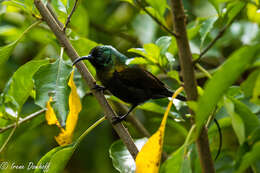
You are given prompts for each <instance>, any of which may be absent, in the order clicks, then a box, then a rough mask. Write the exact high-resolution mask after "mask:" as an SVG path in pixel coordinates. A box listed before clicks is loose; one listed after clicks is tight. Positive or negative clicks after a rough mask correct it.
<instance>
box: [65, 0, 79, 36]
mask: <svg viewBox="0 0 260 173" xmlns="http://www.w3.org/2000/svg"><path fill="white" fill-rule="evenodd" d="M77 4H78V0H75V3H74V6H73V8H72V10H71V12H70V14H69V16H68V18H67V20H66V23H65V26H64V28H63V32H65V31H66V28H67V26H68V24H69V23H70V19H71V17H72V15H73V13H74V12H75V10H76V7H77Z"/></svg>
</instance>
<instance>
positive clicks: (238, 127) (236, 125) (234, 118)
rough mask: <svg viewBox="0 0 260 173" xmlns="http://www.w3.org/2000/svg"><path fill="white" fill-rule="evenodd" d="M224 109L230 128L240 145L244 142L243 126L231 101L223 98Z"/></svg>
mask: <svg viewBox="0 0 260 173" xmlns="http://www.w3.org/2000/svg"><path fill="white" fill-rule="evenodd" d="M224 104H225V108H226V109H227V112H228V114H229V115H230V117H231V123H232V127H233V129H234V131H235V134H236V135H237V138H238V141H239V143H240V145H242V144H243V143H244V142H245V125H244V122H243V120H242V119H241V117H240V116H239V115H238V114H237V113H236V112H235V106H234V104H233V103H232V101H231V100H229V99H227V98H225V100H224Z"/></svg>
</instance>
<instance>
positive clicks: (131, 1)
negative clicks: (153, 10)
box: [120, 0, 135, 6]
mask: <svg viewBox="0 0 260 173" xmlns="http://www.w3.org/2000/svg"><path fill="white" fill-rule="evenodd" d="M120 1H123V2H128V3H129V4H131V5H133V6H135V2H134V0H120Z"/></svg>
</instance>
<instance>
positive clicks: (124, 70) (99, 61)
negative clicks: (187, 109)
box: [73, 46, 186, 123]
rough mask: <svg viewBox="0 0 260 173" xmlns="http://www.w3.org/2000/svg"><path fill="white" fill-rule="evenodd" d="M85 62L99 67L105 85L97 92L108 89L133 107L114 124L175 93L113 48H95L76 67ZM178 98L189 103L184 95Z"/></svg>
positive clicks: (97, 86) (98, 75)
mask: <svg viewBox="0 0 260 173" xmlns="http://www.w3.org/2000/svg"><path fill="white" fill-rule="evenodd" d="M85 59H86V60H89V61H90V63H91V64H92V65H93V66H94V67H95V69H96V74H97V77H98V79H99V80H100V81H101V82H102V84H103V85H104V86H99V85H96V86H95V87H94V89H99V90H105V89H107V90H109V91H110V92H111V93H112V94H113V95H114V96H116V97H118V98H119V99H121V100H123V101H124V102H127V103H130V104H131V108H130V109H129V111H128V112H127V113H126V114H125V115H123V116H120V117H116V118H115V121H114V123H117V122H120V121H122V120H124V119H125V118H126V117H127V115H128V114H129V113H130V112H131V111H132V110H133V109H134V108H135V107H136V106H138V105H139V104H142V103H144V102H146V101H147V100H149V99H159V98H165V97H171V96H172V94H173V92H172V91H170V90H169V89H167V88H166V86H165V84H164V83H162V82H161V81H160V80H159V79H158V78H156V77H155V76H154V75H153V74H151V73H150V72H148V71H147V70H145V69H143V68H140V67H132V66H129V65H127V64H126V60H127V59H128V58H127V57H126V56H125V55H123V54H122V53H120V52H119V51H117V50H116V49H115V48H114V47H112V46H97V47H94V48H93V49H92V50H91V51H90V54H89V55H88V56H83V57H80V58H78V59H76V60H75V61H74V62H73V65H74V64H76V63H77V62H79V61H81V60H85ZM177 99H179V100H182V101H184V100H186V99H185V97H184V96H181V95H179V96H178V97H177Z"/></svg>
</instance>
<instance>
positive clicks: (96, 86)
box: [91, 84, 106, 91]
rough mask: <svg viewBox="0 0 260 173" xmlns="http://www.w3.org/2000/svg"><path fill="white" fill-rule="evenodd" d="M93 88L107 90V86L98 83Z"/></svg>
mask: <svg viewBox="0 0 260 173" xmlns="http://www.w3.org/2000/svg"><path fill="white" fill-rule="evenodd" d="M91 90H96V91H105V90H106V87H104V86H101V85H97V84H96V85H95V86H94V87H93V88H91Z"/></svg>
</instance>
